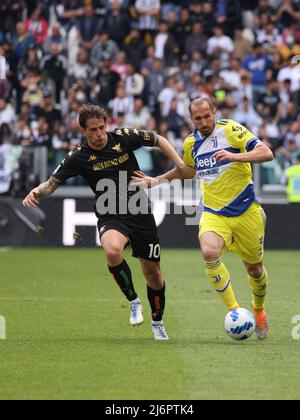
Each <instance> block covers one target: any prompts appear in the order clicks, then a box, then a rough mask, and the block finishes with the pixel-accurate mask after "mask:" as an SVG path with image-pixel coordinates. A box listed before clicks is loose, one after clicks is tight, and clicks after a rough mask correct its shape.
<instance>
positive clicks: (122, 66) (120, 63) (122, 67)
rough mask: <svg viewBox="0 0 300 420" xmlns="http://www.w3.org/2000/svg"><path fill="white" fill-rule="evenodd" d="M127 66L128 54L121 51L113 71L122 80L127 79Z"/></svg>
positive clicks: (112, 67)
mask: <svg viewBox="0 0 300 420" xmlns="http://www.w3.org/2000/svg"><path fill="white" fill-rule="evenodd" d="M149 48H150V47H149ZM127 64H128V63H127V61H126V54H125V53H124V52H123V51H121V52H119V53H118V54H117V55H116V58H115V62H114V63H113V65H112V66H111V69H112V70H113V71H115V72H116V73H118V75H119V76H120V77H121V79H125V77H126V73H127ZM141 73H142V72H141Z"/></svg>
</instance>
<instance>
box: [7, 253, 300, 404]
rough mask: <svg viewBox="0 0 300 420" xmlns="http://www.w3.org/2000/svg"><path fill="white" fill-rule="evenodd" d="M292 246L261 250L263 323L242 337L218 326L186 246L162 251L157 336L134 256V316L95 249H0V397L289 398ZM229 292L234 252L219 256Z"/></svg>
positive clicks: (241, 286)
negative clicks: (163, 337) (2, 332)
mask: <svg viewBox="0 0 300 420" xmlns="http://www.w3.org/2000/svg"><path fill="white" fill-rule="evenodd" d="M299 257H300V252H267V254H266V266H267V268H268V271H269V275H270V280H271V284H270V287H269V295H268V313H269V318H270V327H271V333H270V338H269V339H268V340H267V341H266V342H258V341H257V339H256V337H254V336H253V337H251V338H250V340H248V341H246V342H242V343H236V342H234V341H232V340H231V339H230V338H228V337H227V336H226V334H225V332H224V330H223V319H224V315H225V311H224V308H223V306H222V304H221V301H219V298H218V297H217V296H216V295H215V293H214V292H213V291H212V289H211V287H210V285H209V283H208V280H207V279H206V277H205V274H204V270H203V264H202V262H201V257H200V254H199V252H198V251H197V250H195V251H187V250H182V251H181V250H176V251H171V250H170V251H167V250H164V251H163V256H162V269H163V273H164V277H165V279H166V282H167V308H166V314H165V322H166V326H167V331H168V334H169V335H170V338H171V339H170V341H169V342H155V341H154V340H153V338H152V334H151V329H150V311H149V305H148V302H147V299H146V287H145V282H144V279H143V277H142V275H141V272H140V270H139V262H138V261H137V260H135V259H132V258H131V256H130V254H127V256H126V258H127V260H128V262H129V263H130V265H131V266H132V270H133V273H134V281H135V285H136V289H137V291H138V293H139V295H140V297H141V298H142V300H143V305H144V312H145V323H144V324H143V325H142V326H141V327H139V328H138V327H136V328H132V327H131V326H130V325H129V310H128V304H127V302H126V301H125V300H124V298H123V297H122V295H121V293H120V291H119V289H118V287H117V286H116V284H115V283H114V281H113V280H112V279H111V277H110V275H109V273H108V272H107V269H106V263H105V259H104V255H103V252H102V251H101V250H86V249H78V250H7V251H5V252H3V251H2V252H1V251H0V267H1V271H0V273H1V274H0V315H2V316H4V317H5V319H6V323H7V331H6V332H7V337H6V340H1V341H0V399H2V400H3V399H109V400H113V399H137V400H140V399H154V400H163V399H175V400H180V399H196V400H201V399H299V397H300V358H299V355H300V341H297V340H294V339H293V338H292V329H293V328H294V327H295V325H293V324H292V322H291V320H292V318H293V317H294V316H295V315H300V281H299V279H300V265H299ZM225 262H226V263H227V265H228V267H229V268H230V271H231V274H232V279H233V284H234V288H235V292H236V295H237V297H238V299H239V301H240V303H241V305H243V306H244V307H247V308H248V309H250V300H251V295H250V291H249V288H248V284H247V281H246V276H245V274H244V270H243V267H242V264H241V262H240V261H239V259H238V258H237V257H236V256H235V255H227V256H226V257H225Z"/></svg>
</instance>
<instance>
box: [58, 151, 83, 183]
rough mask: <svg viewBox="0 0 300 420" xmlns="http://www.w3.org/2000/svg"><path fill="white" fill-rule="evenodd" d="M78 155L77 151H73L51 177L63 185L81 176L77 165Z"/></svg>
mask: <svg viewBox="0 0 300 420" xmlns="http://www.w3.org/2000/svg"><path fill="white" fill-rule="evenodd" d="M77 153H78V152H77V150H73V151H71V152H70V153H69V154H68V155H67V156H66V158H65V159H64V160H63V161H62V162H61V164H60V165H59V166H58V167H57V168H56V169H55V171H54V172H53V174H52V176H51V177H52V178H54V179H55V180H56V181H58V182H60V183H61V184H62V183H63V182H65V181H66V180H67V179H69V178H73V177H74V176H77V175H79V174H80V169H79V167H78V165H77V159H76V155H77Z"/></svg>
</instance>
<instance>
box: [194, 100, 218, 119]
mask: <svg viewBox="0 0 300 420" xmlns="http://www.w3.org/2000/svg"><path fill="white" fill-rule="evenodd" d="M199 102H207V103H208V105H209V108H210V109H211V110H213V109H215V108H216V105H215V103H214V101H213V99H211V98H197V99H195V100H194V101H192V102H191V103H190V106H189V111H190V114H191V115H192V107H193V105H194V104H196V103H199Z"/></svg>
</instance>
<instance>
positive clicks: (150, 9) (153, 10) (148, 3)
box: [135, 0, 161, 36]
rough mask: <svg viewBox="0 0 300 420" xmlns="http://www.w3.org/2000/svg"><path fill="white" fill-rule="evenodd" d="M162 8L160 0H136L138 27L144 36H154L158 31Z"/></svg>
mask: <svg viewBox="0 0 300 420" xmlns="http://www.w3.org/2000/svg"><path fill="white" fill-rule="evenodd" d="M160 7H161V4H160V0H136V2H135V8H136V11H137V13H138V22H137V27H138V29H139V30H140V31H142V33H143V36H145V35H146V34H151V35H152V34H154V32H155V31H156V30H157V29H158V19H159V15H160Z"/></svg>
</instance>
